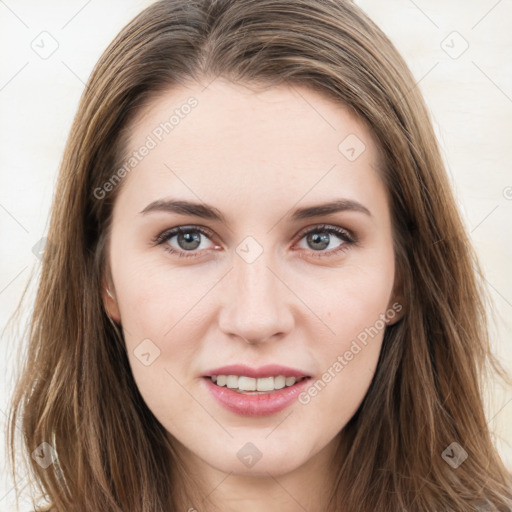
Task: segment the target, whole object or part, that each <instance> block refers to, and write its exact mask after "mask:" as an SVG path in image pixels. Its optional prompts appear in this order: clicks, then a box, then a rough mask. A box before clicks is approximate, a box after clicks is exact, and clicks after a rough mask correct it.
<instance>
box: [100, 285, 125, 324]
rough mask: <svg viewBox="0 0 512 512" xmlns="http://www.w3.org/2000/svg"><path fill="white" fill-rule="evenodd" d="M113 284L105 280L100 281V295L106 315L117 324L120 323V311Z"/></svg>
mask: <svg viewBox="0 0 512 512" xmlns="http://www.w3.org/2000/svg"><path fill="white" fill-rule="evenodd" d="M113 288H114V287H113V285H112V284H110V285H109V284H108V283H107V282H106V281H105V280H104V281H103V282H102V290H101V297H102V299H103V307H104V308H105V311H106V313H107V315H108V316H109V317H110V318H111V319H112V320H114V322H116V323H117V324H120V323H121V313H120V312H119V307H118V305H117V299H116V293H115V291H114V290H113Z"/></svg>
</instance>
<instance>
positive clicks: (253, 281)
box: [219, 252, 294, 344]
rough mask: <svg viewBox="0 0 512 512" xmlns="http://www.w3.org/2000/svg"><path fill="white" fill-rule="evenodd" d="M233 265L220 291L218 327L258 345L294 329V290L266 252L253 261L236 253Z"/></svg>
mask: <svg viewBox="0 0 512 512" xmlns="http://www.w3.org/2000/svg"><path fill="white" fill-rule="evenodd" d="M233 265H234V268H233V269H232V270H231V272H230V273H229V275H228V276H227V279H226V282H225V283H224V286H223V288H222V290H221V293H222V298H223V304H222V308H221V311H220V313H219V328H220V330H221V331H222V332H223V333H225V334H226V335H228V336H230V337H232V338H239V339H241V340H242V339H243V340H245V341H246V342H248V343H252V344H259V343H262V342H268V341H271V340H277V339H279V338H282V337H283V336H285V335H286V334H287V333H289V332H290V331H291V330H292V328H293V323H294V318H293V311H292V309H293V305H292V303H291V301H292V300H293V293H292V292H291V291H290V290H289V289H288V288H287V286H286V285H285V284H284V283H283V282H282V281H281V280H280V278H279V277H278V276H277V275H276V274H277V272H276V271H275V270H274V269H273V268H272V266H273V265H272V264H271V262H270V261H269V259H268V258H267V257H266V254H265V252H263V254H261V255H260V256H259V258H258V259H256V261H253V262H252V263H248V262H246V261H245V260H244V259H243V258H241V257H239V256H238V255H235V256H234V263H233Z"/></svg>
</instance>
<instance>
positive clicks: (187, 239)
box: [178, 232, 201, 249]
mask: <svg viewBox="0 0 512 512" xmlns="http://www.w3.org/2000/svg"><path fill="white" fill-rule="evenodd" d="M178 244H179V245H180V247H181V248H182V249H197V247H198V246H199V245H200V244H201V240H200V235H199V233H194V234H191V233H190V232H189V233H180V234H179V235H178ZM187 244H192V247H190V246H189V245H187ZM194 244H196V245H194Z"/></svg>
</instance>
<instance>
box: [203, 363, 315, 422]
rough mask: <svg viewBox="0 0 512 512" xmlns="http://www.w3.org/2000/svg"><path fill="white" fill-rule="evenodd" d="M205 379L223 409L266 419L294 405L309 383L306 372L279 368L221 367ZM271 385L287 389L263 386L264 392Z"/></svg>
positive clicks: (270, 366)
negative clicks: (265, 417) (268, 384)
mask: <svg viewBox="0 0 512 512" xmlns="http://www.w3.org/2000/svg"><path fill="white" fill-rule="evenodd" d="M202 377H203V382H204V383H205V385H206V387H207V389H208V391H209V392H210V393H211V394H212V396H213V398H214V399H215V400H216V401H217V402H218V403H219V404H220V405H221V406H223V407H224V408H226V409H227V410H228V411H230V412H232V413H235V414H238V415H242V416H264V415H269V414H275V413H278V412H280V411H282V410H283V409H285V408H287V407H288V406H289V405H291V404H292V403H293V402H294V400H295V399H296V398H297V396H298V394H299V393H300V392H301V391H303V390H304V388H305V387H306V385H307V382H308V381H309V380H310V376H309V375H307V374H306V373H305V372H303V371H301V370H298V369H295V368H290V367H285V366H280V365H266V366H262V367H260V368H251V367H249V366H245V365H230V366H222V367H219V368H214V369H212V370H209V371H208V372H205V373H204V374H203V375H202ZM270 381H272V382H273V383H277V382H279V383H284V385H282V386H281V384H279V385H277V386H276V385H274V386H269V387H266V386H264V387H263V389H265V391H262V390H261V389H262V388H261V386H260V384H261V383H264V384H267V383H268V382H270ZM216 382H217V383H216ZM248 384H249V385H248ZM272 387H274V389H271V388H272Z"/></svg>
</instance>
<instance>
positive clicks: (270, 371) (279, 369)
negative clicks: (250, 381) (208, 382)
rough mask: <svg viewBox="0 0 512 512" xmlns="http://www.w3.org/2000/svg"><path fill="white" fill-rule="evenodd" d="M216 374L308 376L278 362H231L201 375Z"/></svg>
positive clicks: (257, 376)
mask: <svg viewBox="0 0 512 512" xmlns="http://www.w3.org/2000/svg"><path fill="white" fill-rule="evenodd" d="M217 375H237V376H239V377H241V376H245V377H252V378H254V379H258V378H263V377H277V376H278V375H282V376H283V377H295V378H296V379H297V380H300V379H301V378H302V377H309V375H308V374H307V373H304V372H303V371H301V370H297V369H296V368H290V367H287V366H281V365H278V364H268V365H265V366H261V367H259V368H251V367H250V366H246V365H242V364H233V365H228V366H221V367H219V368H214V369H212V370H208V371H207V372H205V373H203V375H202V377H212V376H217Z"/></svg>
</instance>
